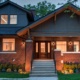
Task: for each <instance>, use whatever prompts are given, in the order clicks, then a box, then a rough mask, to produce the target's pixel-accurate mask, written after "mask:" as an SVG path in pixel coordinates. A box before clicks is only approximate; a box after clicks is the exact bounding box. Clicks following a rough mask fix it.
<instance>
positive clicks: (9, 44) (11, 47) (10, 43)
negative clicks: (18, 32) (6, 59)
mask: <svg viewBox="0 0 80 80" xmlns="http://www.w3.org/2000/svg"><path fill="white" fill-rule="evenodd" d="M3 51H15V39H3Z"/></svg>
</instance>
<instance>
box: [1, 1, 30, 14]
mask: <svg viewBox="0 0 80 80" xmlns="http://www.w3.org/2000/svg"><path fill="white" fill-rule="evenodd" d="M8 4H11V5H13V6H15V7H16V8H18V9H20V10H22V11H25V12H28V13H30V11H29V10H27V9H25V8H23V7H21V6H20V5H18V4H16V3H14V2H12V1H10V0H9V1H5V2H3V3H1V4H0V8H1V7H4V6H6V5H8Z"/></svg>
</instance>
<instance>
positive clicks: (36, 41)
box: [33, 37, 80, 59]
mask: <svg viewBox="0 0 80 80" xmlns="http://www.w3.org/2000/svg"><path fill="white" fill-rule="evenodd" d="M33 46H34V47H33V57H34V59H54V50H55V49H57V50H60V51H61V53H69V52H70V53H79V51H80V37H34V38H33Z"/></svg>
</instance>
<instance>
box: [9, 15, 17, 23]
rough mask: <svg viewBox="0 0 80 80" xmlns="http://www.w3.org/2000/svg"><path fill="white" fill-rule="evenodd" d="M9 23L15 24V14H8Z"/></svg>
mask: <svg viewBox="0 0 80 80" xmlns="http://www.w3.org/2000/svg"><path fill="white" fill-rule="evenodd" d="M10 24H17V15H10Z"/></svg>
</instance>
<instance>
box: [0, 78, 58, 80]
mask: <svg viewBox="0 0 80 80" xmlns="http://www.w3.org/2000/svg"><path fill="white" fill-rule="evenodd" d="M0 80H58V78H57V77H30V78H16V79H13V78H10V79H8V78H0Z"/></svg>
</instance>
